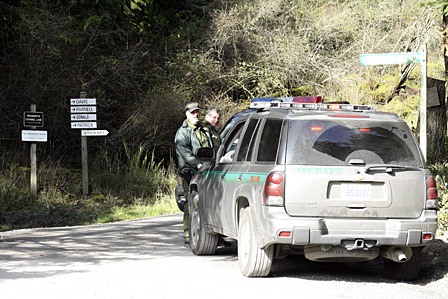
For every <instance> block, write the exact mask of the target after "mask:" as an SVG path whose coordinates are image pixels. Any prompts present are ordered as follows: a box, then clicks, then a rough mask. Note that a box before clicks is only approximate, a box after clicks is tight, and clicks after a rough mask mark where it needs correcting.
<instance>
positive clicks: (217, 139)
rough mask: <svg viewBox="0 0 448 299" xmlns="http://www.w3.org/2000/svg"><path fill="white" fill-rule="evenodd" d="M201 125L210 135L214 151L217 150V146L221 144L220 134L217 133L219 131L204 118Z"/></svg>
mask: <svg viewBox="0 0 448 299" xmlns="http://www.w3.org/2000/svg"><path fill="white" fill-rule="evenodd" d="M203 126H204V128H205V129H206V130H207V132H208V133H209V135H210V138H211V141H212V145H213V148H214V149H215V151H216V150H218V147H219V146H220V145H221V136H220V135H219V132H218V131H217V130H216V129H215V127H214V126H212V124H210V123H209V122H208V121H206V120H204V123H203Z"/></svg>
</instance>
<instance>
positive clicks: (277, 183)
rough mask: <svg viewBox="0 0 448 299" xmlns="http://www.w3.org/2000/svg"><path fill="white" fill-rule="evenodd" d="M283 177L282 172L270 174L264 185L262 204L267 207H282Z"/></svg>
mask: <svg viewBox="0 0 448 299" xmlns="http://www.w3.org/2000/svg"><path fill="white" fill-rule="evenodd" d="M284 182H285V175H284V173H283V172H279V171H274V172H271V173H270V174H269V175H268V177H267V179H266V182H265V184H264V192H263V203H264V204H265V205H268V206H283V205H284V199H283V198H284V191H285V189H284V186H285V184H284Z"/></svg>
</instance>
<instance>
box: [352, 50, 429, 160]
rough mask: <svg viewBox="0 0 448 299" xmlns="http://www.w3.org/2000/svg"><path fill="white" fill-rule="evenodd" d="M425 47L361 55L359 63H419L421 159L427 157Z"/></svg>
mask: <svg viewBox="0 0 448 299" xmlns="http://www.w3.org/2000/svg"><path fill="white" fill-rule="evenodd" d="M426 60H427V54H426V45H424V46H423V47H422V48H421V51H420V52H403V53H380V54H361V55H360V56H359V62H360V63H361V65H383V64H408V63H420V66H421V73H420V76H421V79H420V141H419V143H420V148H421V150H422V154H423V157H424V158H425V160H426V156H427V136H426V133H427V124H426V117H427V114H426V110H427V108H426V107H427V91H426V88H427V86H426V85H427V79H426V69H427V68H426Z"/></svg>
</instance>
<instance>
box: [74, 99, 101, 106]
mask: <svg viewBox="0 0 448 299" xmlns="http://www.w3.org/2000/svg"><path fill="white" fill-rule="evenodd" d="M70 105H96V99H70Z"/></svg>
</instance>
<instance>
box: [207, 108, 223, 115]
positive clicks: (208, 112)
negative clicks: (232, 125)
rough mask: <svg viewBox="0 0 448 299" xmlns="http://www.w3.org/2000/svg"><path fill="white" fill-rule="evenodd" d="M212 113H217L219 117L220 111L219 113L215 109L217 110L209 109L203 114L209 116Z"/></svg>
mask: <svg viewBox="0 0 448 299" xmlns="http://www.w3.org/2000/svg"><path fill="white" fill-rule="evenodd" d="M212 113H218V114H219V115H221V111H219V109H217V108H210V109H208V110H207V112H206V113H205V114H207V115H210V114H212Z"/></svg>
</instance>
